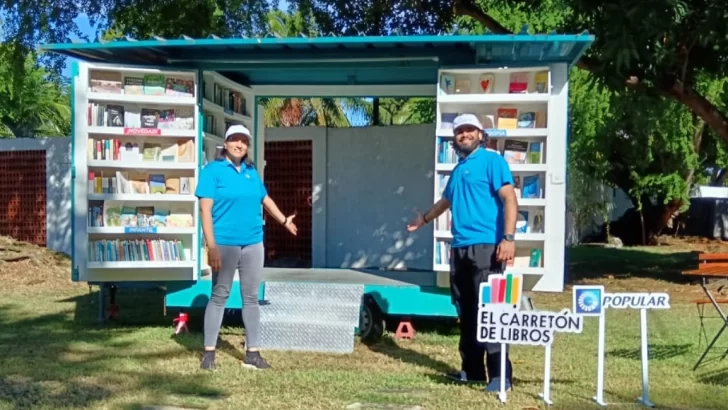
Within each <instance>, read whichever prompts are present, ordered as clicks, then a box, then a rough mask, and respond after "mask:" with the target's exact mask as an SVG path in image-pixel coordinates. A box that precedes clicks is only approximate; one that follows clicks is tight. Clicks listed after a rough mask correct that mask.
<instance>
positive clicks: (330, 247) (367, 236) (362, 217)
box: [266, 124, 435, 270]
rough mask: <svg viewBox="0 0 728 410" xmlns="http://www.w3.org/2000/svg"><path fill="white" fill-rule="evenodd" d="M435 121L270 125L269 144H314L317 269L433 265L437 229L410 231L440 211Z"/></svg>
mask: <svg viewBox="0 0 728 410" xmlns="http://www.w3.org/2000/svg"><path fill="white" fill-rule="evenodd" d="M434 133H435V125H434V124H425V125H408V126H390V127H366V128H341V129H327V128H319V127H306V128H268V129H266V140H267V141H283V140H289V141H290V140H311V141H312V142H313V162H314V166H313V206H314V209H313V213H312V216H313V218H312V219H313V220H312V223H313V227H312V228H313V229H312V235H313V238H312V247H313V250H312V251H313V253H312V264H313V266H314V267H332V268H338V267H341V268H386V269H404V268H407V269H423V270H429V269H431V267H432V224H430V225H427V226H426V227H424V228H422V229H421V230H419V231H417V232H415V233H409V232H407V230H406V224H407V222H408V221H409V220H410V219H411V218H412V217H413V216H414V215H415V214H414V209H415V208H417V209H420V210H421V211H425V210H427V209H429V207H430V206H432V201H433V198H434V193H433V189H434V188H433V182H432V178H433V171H432V158H433V157H434V152H433V150H434V145H433V144H431V142H432V135H434Z"/></svg>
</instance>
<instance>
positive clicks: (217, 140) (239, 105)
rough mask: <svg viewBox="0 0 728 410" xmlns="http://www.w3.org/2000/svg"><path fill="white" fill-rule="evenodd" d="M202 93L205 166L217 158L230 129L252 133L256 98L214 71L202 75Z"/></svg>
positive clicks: (251, 91)
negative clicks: (231, 126)
mask: <svg viewBox="0 0 728 410" xmlns="http://www.w3.org/2000/svg"><path fill="white" fill-rule="evenodd" d="M202 90H203V91H202V95H203V101H202V111H203V123H204V126H203V144H204V145H203V152H204V153H205V154H204V158H203V166H204V164H205V163H206V162H208V161H211V160H213V159H214V158H215V157H216V156H217V153H218V152H219V150H220V149H221V148H222V144H223V142H224V140H223V139H224V136H225V130H227V128H228V127H229V126H230V125H234V124H240V125H244V126H246V127H247V128H248V129H249V130H250V131H251V132H253V126H254V125H255V122H254V121H253V117H252V115H253V114H252V113H253V112H254V106H255V94H254V93H253V90H252V89H251V88H250V87H247V86H244V85H241V84H238V83H236V82H234V81H232V80H230V79H228V78H227V77H224V76H222V75H220V74H219V73H217V72H214V71H204V72H203V80H202Z"/></svg>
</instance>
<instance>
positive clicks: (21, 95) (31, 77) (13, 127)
mask: <svg viewBox="0 0 728 410" xmlns="http://www.w3.org/2000/svg"><path fill="white" fill-rule="evenodd" d="M3 52H7V46H3V45H0V137H16V138H24V137H25V138H28V137H58V136H68V135H70V133H71V109H70V93H69V89H68V87H67V86H64V85H61V84H59V83H57V82H55V81H51V80H50V79H49V77H48V73H47V72H46V71H45V70H44V69H42V68H40V67H38V66H37V64H36V62H35V59H34V58H33V56H28V58H27V59H26V61H25V75H24V76H23V78H22V79H20V80H18V79H16V78H14V74H13V72H14V71H13V70H12V67H11V66H10V64H12V63H11V62H10V60H9V59H5V58H3V57H2V54H3Z"/></svg>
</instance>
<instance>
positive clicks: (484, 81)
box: [479, 74, 495, 94]
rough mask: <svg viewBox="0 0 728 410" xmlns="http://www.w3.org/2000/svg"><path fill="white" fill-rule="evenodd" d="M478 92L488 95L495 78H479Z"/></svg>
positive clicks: (487, 76)
mask: <svg viewBox="0 0 728 410" xmlns="http://www.w3.org/2000/svg"><path fill="white" fill-rule="evenodd" d="M479 85H480V92H481V93H483V94H490V93H492V92H493V87H495V76H494V75H493V74H483V75H481V76H480V84H479Z"/></svg>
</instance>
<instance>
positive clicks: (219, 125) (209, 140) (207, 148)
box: [200, 71, 262, 276]
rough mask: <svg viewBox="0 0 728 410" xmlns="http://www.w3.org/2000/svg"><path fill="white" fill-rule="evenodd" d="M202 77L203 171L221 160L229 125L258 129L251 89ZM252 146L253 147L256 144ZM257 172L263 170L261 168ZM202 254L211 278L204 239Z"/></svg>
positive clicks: (214, 77)
mask: <svg viewBox="0 0 728 410" xmlns="http://www.w3.org/2000/svg"><path fill="white" fill-rule="evenodd" d="M202 76H203V82H202V90H203V93H202V96H203V100H202V111H203V124H204V125H203V133H202V139H203V149H202V153H203V154H202V158H201V165H202V167H204V166H205V164H207V163H208V162H211V161H214V160H215V158H216V157H217V156H218V154H219V152H220V149H222V145H223V143H224V142H225V141H224V137H225V131H226V130H227V128H228V127H229V126H230V125H233V124H240V125H244V126H245V127H247V128H248V129H249V130H250V132H251V133H254V132H255V129H254V128H253V127H254V126H255V121H254V120H253V113H254V112H255V111H254V108H255V93H254V92H253V90H252V88H250V87H247V86H244V85H241V84H238V83H236V82H235V81H232V80H230V79H229V78H227V77H225V76H222V75H220V74H219V73H217V72H214V71H204V72H203V75H202ZM252 143H253V144H254V142H252ZM259 145H260V144H259ZM255 149H256V148H255V146H251V147H249V150H250V155H254V154H253V153H254V152H255V151H254V150H255ZM258 168H259V170H260V167H258ZM261 175H262V173H261ZM200 252H201V258H202V264H201V268H202V275H203V276H204V275H209V274H210V273H211V271H210V267H209V265H208V264H207V251H206V248H205V246H204V237H203V238H202V246H201V249H200Z"/></svg>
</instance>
